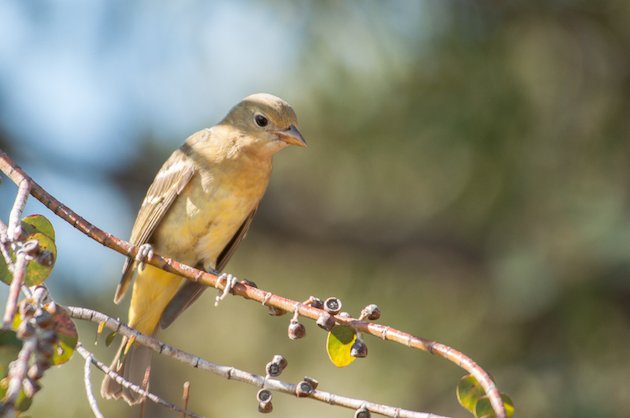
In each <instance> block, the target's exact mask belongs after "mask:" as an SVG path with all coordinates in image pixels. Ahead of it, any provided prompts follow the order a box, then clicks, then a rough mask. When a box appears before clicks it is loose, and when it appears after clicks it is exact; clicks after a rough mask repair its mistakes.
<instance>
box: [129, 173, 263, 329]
mask: <svg viewBox="0 0 630 418" xmlns="http://www.w3.org/2000/svg"><path fill="white" fill-rule="evenodd" d="M267 178H268V177H267ZM248 180H251V181H250V185H249V186H250V187H243V184H232V183H231V182H227V183H226V182H220V183H217V181H214V182H209V183H208V182H206V183H204V178H203V177H202V176H195V177H193V179H192V180H191V182H190V184H189V185H188V187H186V189H185V190H184V191H183V193H182V194H181V195H180V196H179V197H178V198H177V199H176V200H175V202H174V203H173V205H172V206H171V208H170V209H169V211H168V213H167V214H166V216H165V217H164V219H163V220H162V222H161V223H160V225H159V226H158V227H157V229H156V231H155V232H154V234H153V237H152V239H151V241H150V242H151V243H152V245H153V249H154V251H155V252H156V253H157V254H160V255H165V256H168V257H171V258H174V259H176V260H177V261H180V262H183V263H185V264H189V265H193V266H195V265H197V264H198V263H202V264H203V266H204V268H206V269H207V268H210V267H212V268H214V267H215V263H216V260H217V257H218V256H219V254H221V252H222V251H223V249H224V248H225V247H226V245H227V244H228V243H229V242H230V240H231V239H232V237H233V236H234V234H235V233H236V232H237V231H238V229H239V228H240V226H241V225H242V224H243V222H244V220H245V219H246V218H247V216H248V215H249V214H250V213H251V211H252V210H254V209H255V207H256V206H257V204H258V202H259V201H260V199H261V198H262V195H263V193H264V191H265V188H266V186H267V181H266V180H263V181H260V180H259V181H258V182H256V181H255V179H248ZM184 280H185V279H183V278H181V277H180V276H177V275H174V274H171V273H167V272H165V271H162V270H160V269H157V268H155V267H152V266H149V265H147V266H146V268H145V269H144V270H143V271H142V272H140V273H139V274H138V276H137V278H136V281H135V283H134V286H133V294H132V297H131V304H130V307H129V325H130V326H132V327H135V328H136V329H138V330H139V331H140V332H142V333H145V334H149V335H150V334H153V332H154V331H155V329H156V327H157V324H158V323H159V320H160V317H161V316H162V312H163V311H164V309H165V308H166V306H167V305H168V303H169V302H170V300H171V299H172V298H173V296H175V293H176V292H177V290H178V289H179V287H180V286H181V284H182V283H183V281H184Z"/></svg>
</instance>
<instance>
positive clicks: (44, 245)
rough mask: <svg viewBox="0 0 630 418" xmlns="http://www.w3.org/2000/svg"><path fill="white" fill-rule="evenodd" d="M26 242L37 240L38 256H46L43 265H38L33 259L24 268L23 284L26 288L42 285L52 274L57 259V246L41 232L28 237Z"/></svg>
mask: <svg viewBox="0 0 630 418" xmlns="http://www.w3.org/2000/svg"><path fill="white" fill-rule="evenodd" d="M27 240H29V241H30V240H37V242H38V243H39V255H40V256H46V257H45V258H46V262H45V263H40V262H39V261H38V260H37V259H35V260H31V261H30V262H29V263H28V265H27V266H26V277H25V278H24V284H25V285H26V286H36V285H38V284H41V283H43V282H44V281H45V280H46V279H47V278H48V276H49V275H50V273H51V272H52V269H53V266H54V264H55V259H56V258H57V246H56V245H55V241H54V240H53V239H52V238H50V237H49V236H48V235H44V234H42V233H41V232H36V233H34V234H31V235H29V236H28V238H27Z"/></svg>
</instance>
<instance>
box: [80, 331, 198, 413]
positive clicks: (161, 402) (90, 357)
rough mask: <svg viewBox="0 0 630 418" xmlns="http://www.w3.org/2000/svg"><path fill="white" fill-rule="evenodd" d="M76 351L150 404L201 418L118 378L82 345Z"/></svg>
mask: <svg viewBox="0 0 630 418" xmlns="http://www.w3.org/2000/svg"><path fill="white" fill-rule="evenodd" d="M76 350H77V352H78V353H79V354H80V355H81V357H83V358H84V359H85V360H86V361H89V362H90V363H92V364H93V365H94V366H95V367H96V368H97V369H99V370H100V371H102V372H103V373H105V374H106V375H108V376H109V377H111V378H112V379H114V380H115V381H116V382H118V383H120V384H121V385H123V386H124V387H126V388H127V389H131V390H133V391H135V392H138V393H139V394H140V395H142V396H145V397H146V398H147V399H149V400H150V401H151V402H154V403H156V404H158V405H161V406H164V407H166V408H169V409H172V410H173V411H177V412H180V413H182V414H184V416H187V417H193V418H203V417H202V416H201V415H197V414H195V413H193V412H191V411H187V410H185V409H182V408H180V407H179V406H177V405H175V404H172V403H170V402H168V401H165V400H164V399H162V398H160V397H159V396H157V395H156V394H154V393H151V392H149V391H147V390H144V389H143V388H141V387H140V386H138V385H135V384H133V383H131V382H128V381H127V380H125V379H124V378H123V377H122V376H120V375H119V374H118V373H116V372H115V371H113V370H112V369H111V368H109V367H107V366H106V365H105V364H104V363H102V362H101V361H99V360H97V359H95V358H94V355H93V354H92V353H90V352H89V351H88V350H86V349H85V347H83V344H81V343H78V344H77V347H76ZM90 406H91V405H90Z"/></svg>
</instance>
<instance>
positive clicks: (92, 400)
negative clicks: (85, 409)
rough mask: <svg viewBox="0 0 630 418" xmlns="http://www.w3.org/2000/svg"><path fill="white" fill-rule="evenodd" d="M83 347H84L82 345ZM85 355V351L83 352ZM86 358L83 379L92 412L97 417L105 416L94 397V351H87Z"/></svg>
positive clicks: (102, 417)
mask: <svg viewBox="0 0 630 418" xmlns="http://www.w3.org/2000/svg"><path fill="white" fill-rule="evenodd" d="M78 348H79V347H77V349H78ZM81 348H83V347H81ZM81 355H83V353H81ZM83 357H84V358H85V365H84V366H83V381H84V383H85V393H86V395H87V398H88V402H89V403H90V408H92V412H93V413H94V416H95V417H96V418H105V417H104V416H103V414H102V413H101V411H100V410H99V409H98V404H97V403H96V398H95V397H94V393H92V381H91V370H92V368H91V367H90V366H92V360H94V356H93V355H92V353H87V355H86V356H85V355H84V356H83Z"/></svg>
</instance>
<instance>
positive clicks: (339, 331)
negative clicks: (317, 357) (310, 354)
mask: <svg viewBox="0 0 630 418" xmlns="http://www.w3.org/2000/svg"><path fill="white" fill-rule="evenodd" d="M356 339H357V333H356V331H355V330H354V328H352V327H351V326H348V325H336V326H335V327H334V328H333V329H332V330H331V331H330V332H329V333H328V338H327V340H326V351H327V352H328V358H329V359H330V361H331V362H332V364H334V365H335V366H337V367H346V366H348V365H349V364H350V363H352V362H353V361H354V360H356V357H353V356H351V355H350V349H351V348H352V344H354V341H355V340H356Z"/></svg>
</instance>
